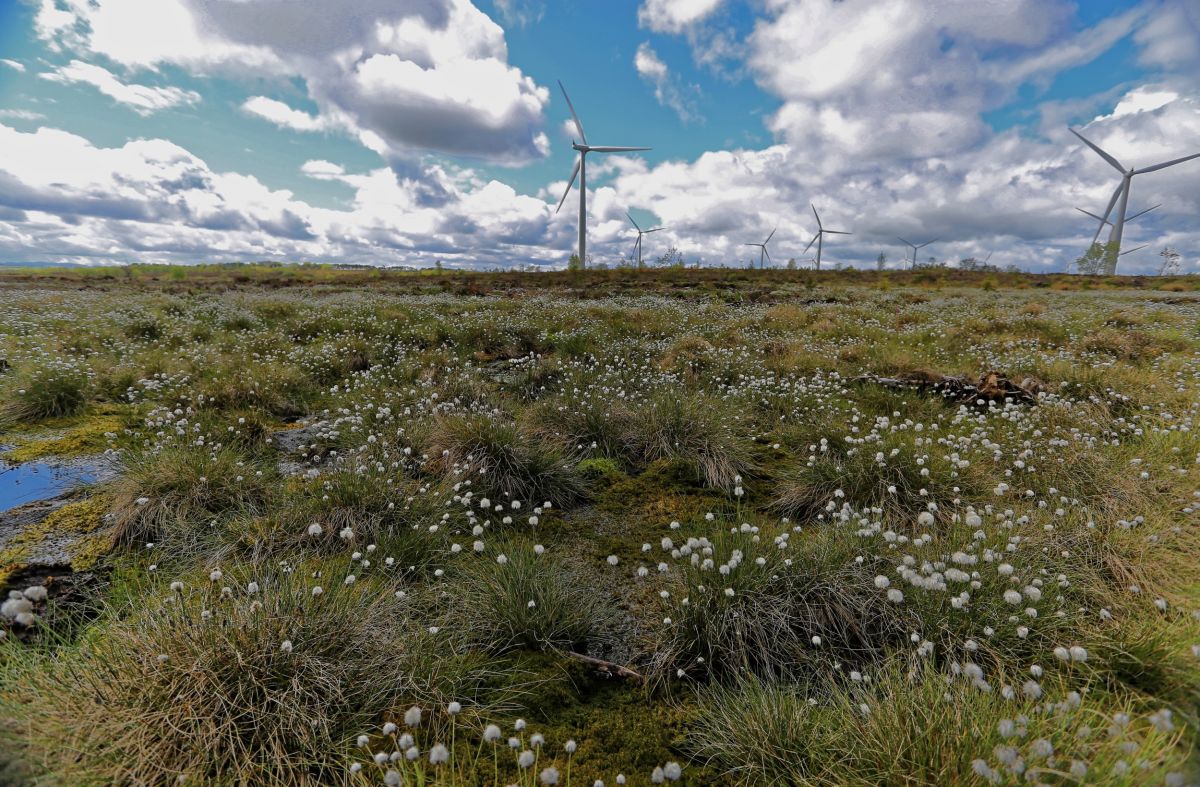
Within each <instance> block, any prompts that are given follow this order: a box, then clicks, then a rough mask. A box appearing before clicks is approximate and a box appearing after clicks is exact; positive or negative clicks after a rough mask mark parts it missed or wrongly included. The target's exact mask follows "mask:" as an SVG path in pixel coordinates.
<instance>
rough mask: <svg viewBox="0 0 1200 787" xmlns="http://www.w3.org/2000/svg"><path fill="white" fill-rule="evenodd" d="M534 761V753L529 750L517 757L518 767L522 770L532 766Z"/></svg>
mask: <svg viewBox="0 0 1200 787" xmlns="http://www.w3.org/2000/svg"><path fill="white" fill-rule="evenodd" d="M533 760H534V757H533V752H531V751H530V750H529V749H526V750H525V751H523V752H521V753H520V754H518V755H517V767H519V768H521V769H525V768H528V767H529V766H530V765H533Z"/></svg>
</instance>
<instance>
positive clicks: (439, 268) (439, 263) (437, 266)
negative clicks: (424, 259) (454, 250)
mask: <svg viewBox="0 0 1200 787" xmlns="http://www.w3.org/2000/svg"><path fill="white" fill-rule="evenodd" d="M433 268H434V270H436V271H437V272H438V273H441V272H442V261H441V260H438V261H437V262H435V263H434V264H433Z"/></svg>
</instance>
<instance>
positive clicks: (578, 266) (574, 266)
mask: <svg viewBox="0 0 1200 787" xmlns="http://www.w3.org/2000/svg"><path fill="white" fill-rule="evenodd" d="M567 270H569V271H581V270H583V263H582V262H581V261H580V259H579V255H578V254H572V255H571V258H570V259H568V260H567Z"/></svg>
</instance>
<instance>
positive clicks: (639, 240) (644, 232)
mask: <svg viewBox="0 0 1200 787" xmlns="http://www.w3.org/2000/svg"><path fill="white" fill-rule="evenodd" d="M625 218H627V219H629V222H630V223H631V224H633V226H634V227H635V228H636V229H637V234H638V236H637V240H636V241H635V242H634V244H633V249H634V251H636V252H637V266H638V269H639V270H640V269H641V267H642V236H643V235H649V234H650V233H652V232H658V231H659V230H665V229H666V227H655V228H654V229H652V230H644V229H642V228H641V227H639V226H638V223H637V222H636V221H634V220H633V216H630V215H629V214H628V213H626V214H625Z"/></svg>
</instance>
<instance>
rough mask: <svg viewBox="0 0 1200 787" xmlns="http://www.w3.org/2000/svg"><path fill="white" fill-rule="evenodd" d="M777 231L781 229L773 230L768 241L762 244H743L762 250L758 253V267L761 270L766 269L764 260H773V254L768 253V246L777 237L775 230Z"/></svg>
mask: <svg viewBox="0 0 1200 787" xmlns="http://www.w3.org/2000/svg"><path fill="white" fill-rule="evenodd" d="M777 229H779V228H778V227H776V228H775V229H774V230H771V234H770V235H768V236H767V239H766V240H765V241H763V242H762V243H744V244H742V245H743V246H757V247H758V248H759V249H760V251H759V253H758V267H759V268H765V267H766V265H765V264H764V262H763V259H764V258H765V259H768V260H769V259H771V253H770V252H769V251H767V244H768V243H770V242H771V238H774V237H775V230H777Z"/></svg>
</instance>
